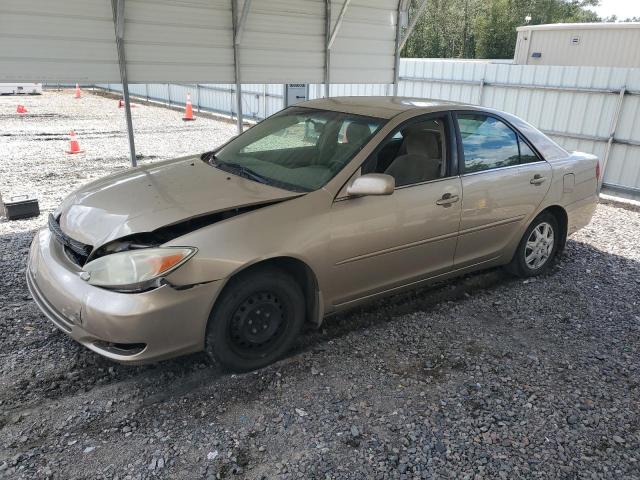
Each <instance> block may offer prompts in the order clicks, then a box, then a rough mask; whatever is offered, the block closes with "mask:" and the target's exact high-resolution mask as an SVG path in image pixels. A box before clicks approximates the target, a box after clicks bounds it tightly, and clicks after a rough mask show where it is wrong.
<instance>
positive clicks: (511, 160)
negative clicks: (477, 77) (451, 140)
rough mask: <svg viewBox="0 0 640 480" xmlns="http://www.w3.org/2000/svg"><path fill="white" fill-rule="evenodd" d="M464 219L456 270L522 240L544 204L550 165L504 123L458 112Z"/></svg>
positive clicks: (493, 254)
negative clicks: (522, 233) (525, 226)
mask: <svg viewBox="0 0 640 480" xmlns="http://www.w3.org/2000/svg"><path fill="white" fill-rule="evenodd" d="M456 120H457V125H458V130H459V137H460V145H461V150H462V155H461V156H462V159H461V162H460V164H461V170H462V177H461V178H462V191H463V201H462V216H461V220H460V235H459V238H458V247H457V250H456V255H455V260H454V263H455V265H456V267H464V266H467V265H471V264H475V263H481V262H485V261H490V260H492V259H495V258H497V257H499V256H500V255H501V254H502V252H503V249H504V248H505V246H506V245H507V244H508V243H509V242H510V241H511V240H512V239H513V237H514V236H515V235H518V234H519V232H520V231H521V227H522V226H523V223H524V222H527V221H529V220H530V217H531V215H532V214H533V213H534V212H535V210H536V209H537V207H538V206H539V205H540V203H541V202H542V200H543V199H544V197H545V195H546V193H547V191H548V190H549V186H550V184H551V165H549V164H548V163H547V162H546V161H544V160H542V159H541V158H540V157H539V156H538V155H537V154H536V153H535V152H534V151H533V150H532V149H531V147H530V146H529V145H528V143H527V142H526V141H525V140H524V138H523V137H522V136H521V135H520V134H519V133H518V132H516V131H515V130H514V129H513V128H512V127H511V126H510V125H508V124H507V123H506V122H505V121H504V120H502V119H501V118H499V117H497V116H495V115H491V114H487V113H479V112H458V113H457V114H456Z"/></svg>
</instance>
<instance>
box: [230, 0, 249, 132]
mask: <svg viewBox="0 0 640 480" xmlns="http://www.w3.org/2000/svg"><path fill="white" fill-rule="evenodd" d="M249 5H250V2H249V4H248V3H247V1H246V0H245V4H244V7H243V10H242V14H241V16H242V20H246V18H247V14H248V11H249ZM231 17H232V23H233V66H234V71H235V79H236V112H237V116H236V118H237V124H238V134H240V133H242V129H243V125H242V122H243V118H242V81H241V78H240V43H239V40H241V35H242V30H243V28H244V23H242V24H241V23H240V19H239V18H238V0H231Z"/></svg>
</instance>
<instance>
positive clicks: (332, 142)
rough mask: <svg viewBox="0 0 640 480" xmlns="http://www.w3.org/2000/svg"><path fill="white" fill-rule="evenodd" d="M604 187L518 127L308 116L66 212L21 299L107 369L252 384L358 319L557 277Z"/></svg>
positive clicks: (495, 122) (443, 108)
mask: <svg viewBox="0 0 640 480" xmlns="http://www.w3.org/2000/svg"><path fill="white" fill-rule="evenodd" d="M599 176H600V166H599V162H598V159H597V158H596V157H594V156H592V155H588V154H584V153H576V152H574V153H568V152H567V151H565V150H564V149H562V148H561V147H560V146H558V145H557V144H556V143H554V142H553V141H552V140H550V139H549V138H547V137H546V136H545V135H544V134H542V133H541V132H540V131H538V130H536V129H535V128H534V127H532V126H531V125H529V124H527V123H526V122H524V121H522V120H520V119H518V118H517V117H514V116H513V115H509V114H507V113H502V112H498V111H494V110H490V109H485V108H478V107H473V106H467V105H461V104H453V103H444V102H437V101H430V100H417V99H408V98H398V97H344V98H330V99H322V100H313V101H309V102H305V103H301V104H298V105H296V106H294V107H290V108H287V109H285V110H283V111H281V112H279V113H277V114H276V115H273V116H271V117H269V118H268V119H266V120H264V121H263V122H261V123H258V124H257V125H255V126H254V127H252V128H251V129H249V130H247V131H246V132H245V133H243V134H242V135H239V136H238V137H236V138H234V139H232V140H231V141H229V142H228V143H226V144H225V145H223V146H221V147H219V148H217V149H216V150H212V151H210V152H206V153H203V154H201V155H195V156H190V157H184V158H178V159H175V160H170V161H165V162H161V163H155V164H153V165H149V166H145V167H140V168H135V169H132V170H130V171H127V172H124V173H118V174H115V175H112V176H109V177H106V178H103V179H101V180H98V181H96V182H93V183H91V184H89V185H87V186H85V187H83V188H81V189H80V190H78V191H76V192H75V193H73V194H71V195H70V196H69V197H68V198H67V199H66V200H65V201H64V202H63V203H62V205H61V206H60V207H59V208H58V209H57V211H56V212H55V213H53V214H52V215H50V216H49V219H48V225H47V226H46V227H44V228H43V229H41V230H40V231H39V232H38V233H37V234H36V236H35V238H34V240H33V244H32V246H31V250H30V254H29V264H28V268H27V281H28V285H29V289H30V291H31V294H32V296H33V298H34V300H35V301H36V302H37V304H38V306H39V307H40V308H41V310H42V311H43V312H44V314H45V315H46V316H47V317H48V318H49V319H50V320H51V321H52V322H53V323H54V324H55V325H56V326H57V327H59V328H60V329H61V330H63V331H64V332H66V333H67V334H68V335H70V336H71V337H73V338H74V339H75V340H77V341H78V342H80V343H81V344H82V345H84V346H86V347H87V348H90V349H91V350H93V351H95V352H97V353H99V354H101V355H104V356H105V357H108V358H110V359H113V360H116V361H119V362H124V363H143V362H149V361H155V360H161V359H165V358H169V357H175V356H178V355H182V354H186V353H189V352H196V351H200V350H205V351H207V352H208V353H210V354H211V355H213V356H214V357H215V358H217V359H218V361H219V362H220V363H221V364H222V365H224V366H226V367H227V368H229V369H231V370H236V371H246V370H251V369H255V368H259V367H262V366H264V365H267V364H269V363H270V362H273V361H274V360H276V359H278V358H279V357H281V356H282V355H284V354H285V353H286V351H287V350H288V349H289V348H290V346H291V345H292V343H293V341H294V339H295V338H296V336H297V335H298V334H299V332H300V330H301V328H302V326H303V325H304V324H305V323H308V324H311V325H316V326H317V325H320V324H321V322H322V320H323V318H324V317H325V316H327V315H330V314H333V313H335V312H338V311H340V310H343V309H346V308H349V307H352V306H354V305H356V304H359V303H361V302H366V301H369V300H371V299H373V298H376V297H380V296H383V295H388V294H390V293H394V292H398V291H399V290H401V289H405V288H411V287H415V286H417V285H421V284H424V283H425V282H430V281H434V280H442V279H445V278H449V277H452V276H456V275H460V274H463V273H467V272H470V271H474V270H480V269H484V268H488V267H495V266H499V265H504V266H506V267H507V268H508V269H509V270H510V271H511V272H513V273H514V274H516V275H520V276H531V275H537V274H539V273H541V272H543V271H545V270H546V269H547V268H548V267H549V265H550V263H551V262H552V260H553V258H554V256H555V255H556V254H557V253H558V252H559V251H560V250H561V249H562V248H563V246H564V243H565V240H566V238H567V236H568V235H570V234H571V233H573V232H575V231H576V230H577V229H579V228H581V227H583V226H584V225H586V224H587V223H588V222H589V221H590V219H591V216H592V214H593V212H594V209H595V207H596V203H597V191H598V183H599Z"/></svg>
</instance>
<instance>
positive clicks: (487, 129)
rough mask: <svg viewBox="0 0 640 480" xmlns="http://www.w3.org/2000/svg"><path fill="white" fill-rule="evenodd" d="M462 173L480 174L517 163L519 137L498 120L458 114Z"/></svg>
mask: <svg viewBox="0 0 640 480" xmlns="http://www.w3.org/2000/svg"><path fill="white" fill-rule="evenodd" d="M457 117H458V127H459V128H460V137H461V139H462V149H463V151H464V172H465V173H470V172H482V171H484V170H491V169H493V168H500V167H508V166H510V165H518V164H519V163H520V153H519V149H518V138H517V137H516V134H515V132H514V131H513V130H512V129H511V128H509V127H508V126H507V125H506V124H504V123H503V122H501V121H500V120H498V119H496V118H494V117H490V116H487V115H482V114H466V113H465V114H458V115H457Z"/></svg>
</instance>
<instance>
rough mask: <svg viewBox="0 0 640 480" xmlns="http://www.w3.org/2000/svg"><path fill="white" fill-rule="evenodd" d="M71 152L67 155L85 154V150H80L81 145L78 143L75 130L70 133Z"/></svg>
mask: <svg viewBox="0 0 640 480" xmlns="http://www.w3.org/2000/svg"><path fill="white" fill-rule="evenodd" d="M69 137H70V138H69V150H67V153H70V154H74V153H83V152H84V150H80V144H79V143H78V139H77V138H76V132H74V131H73V130H71V131H69Z"/></svg>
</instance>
